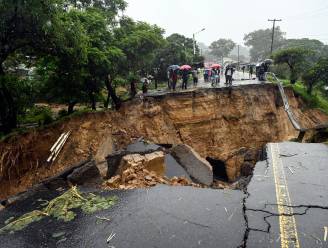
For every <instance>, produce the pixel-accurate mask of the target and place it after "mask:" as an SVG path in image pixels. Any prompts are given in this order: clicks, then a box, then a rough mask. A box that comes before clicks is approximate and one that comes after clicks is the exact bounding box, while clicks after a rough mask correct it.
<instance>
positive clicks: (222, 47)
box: [210, 39, 236, 58]
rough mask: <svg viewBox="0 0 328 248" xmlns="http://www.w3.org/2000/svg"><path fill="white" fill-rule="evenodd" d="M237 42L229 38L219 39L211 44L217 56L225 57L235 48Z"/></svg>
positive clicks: (213, 52) (212, 50)
mask: <svg viewBox="0 0 328 248" xmlns="http://www.w3.org/2000/svg"><path fill="white" fill-rule="evenodd" d="M235 46H236V43H235V42H233V41H232V40H229V39H219V40H217V41H214V42H213V43H212V44H211V45H210V50H211V53H212V54H213V55H214V56H216V57H217V58H223V57H226V56H228V55H229V53H230V52H231V51H232V50H233V49H234V47H235Z"/></svg>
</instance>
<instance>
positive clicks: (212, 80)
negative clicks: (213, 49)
mask: <svg viewBox="0 0 328 248" xmlns="http://www.w3.org/2000/svg"><path fill="white" fill-rule="evenodd" d="M215 75H216V71H215V69H212V70H211V82H212V86H214V83H215Z"/></svg>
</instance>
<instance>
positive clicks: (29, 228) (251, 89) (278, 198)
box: [0, 84, 328, 248]
mask: <svg viewBox="0 0 328 248" xmlns="http://www.w3.org/2000/svg"><path fill="white" fill-rule="evenodd" d="M285 92H286V95H287V96H288V100H289V106H290V107H291V108H292V110H293V113H294V114H295V116H296V117H297V120H298V121H299V122H300V124H301V125H302V126H303V127H305V128H306V129H309V130H311V129H312V128H313V127H315V126H317V125H318V124H320V123H325V122H327V120H328V117H327V116H326V115H325V114H324V113H322V112H320V111H319V110H313V109H308V108H305V105H304V103H303V102H302V100H301V99H299V98H298V97H297V96H295V95H294V94H293V92H292V91H291V90H290V89H285ZM284 107H285V106H284V101H283V99H281V96H280V95H279V90H278V88H277V87H276V86H275V85H272V84H262V85H256V84H254V85H252V84H250V85H244V86H242V87H240V86H239V87H235V88H233V89H232V90H231V89H228V88H218V89H196V90H192V91H186V92H179V93H167V92H166V93H159V94H154V95H149V96H148V97H146V98H145V99H143V100H134V101H132V102H128V103H126V104H125V105H124V106H123V108H122V110H120V112H117V113H116V112H110V113H99V114H90V115H85V116H83V117H78V118H72V119H70V120H68V121H67V122H65V123H60V124H56V125H55V126H52V127H49V129H47V130H46V132H45V131H35V132H30V133H27V134H23V135H21V137H13V138H9V139H7V140H5V141H4V142H2V144H0V150H1V151H2V152H3V156H2V165H4V166H1V171H0V172H1V173H0V179H1V180H2V184H1V186H0V189H1V192H0V197H1V198H3V199H6V198H7V199H6V200H3V201H1V204H0V242H1V244H2V245H3V246H4V247H28V248H29V247H218V246H219V247H255V248H256V247H326V246H327V222H328V219H327V209H328V202H327V199H326V198H327V197H326V194H325V192H326V191H327V184H328V183H327V180H325V178H326V177H327V168H326V166H325V165H326V164H327V161H328V148H327V146H326V145H324V144H301V143H292V142H286V143H279V142H280V141H285V140H295V139H296V138H298V137H299V131H298V130H295V128H294V127H293V125H292V124H291V123H290V121H289V120H288V118H287V115H286V112H285V109H284ZM67 130H72V133H71V137H70V139H68V140H67V144H65V147H63V151H62V153H61V154H60V156H59V159H58V160H57V161H56V162H54V163H52V164H47V163H45V164H43V163H42V161H46V159H47V158H48V156H49V149H50V148H51V147H52V145H53V144H54V143H55V141H56V140H57V139H58V137H59V135H60V134H61V133H63V132H64V131H66V132H67ZM315 135H317V134H316V133H315V132H314V133H311V132H309V133H307V134H306V135H304V136H302V139H303V140H307V141H311V140H313V139H314V138H313V137H314V136H315ZM140 137H145V138H146V139H148V140H151V141H152V142H151V143H149V144H148V143H146V145H145V147H146V150H145V148H144V147H143V146H142V147H141V148H140V146H139V145H135V143H133V142H134V141H135V140H138V141H140V140H142V139H140ZM19 139H20V140H21V143H20V144H19V145H17V144H16V143H17V140H19ZM271 142H276V143H271ZM152 143H156V144H160V145H155V144H152ZM32 144H35V145H32ZM125 147H126V148H125ZM179 147H180V148H179ZM8 149H12V151H15V152H16V153H17V156H16V157H14V158H13V157H12V156H11V155H12V152H10V151H9V150H8ZM122 149H123V150H122ZM186 154H187V155H186ZM108 155H109V156H108ZM105 157H107V163H106V161H104V159H105ZM90 158H93V159H92V160H91V161H90ZM205 158H206V159H205ZM85 159H88V160H87V161H88V162H82V163H79V164H77V163H78V162H80V161H82V160H85ZM7 161H9V162H7ZM192 161H195V163H194V164H193V163H192ZM0 162H1V161H0ZM196 162H197V163H196ZM72 164H77V165H75V166H73V167H72ZM164 164H165V166H166V168H165V167H163V165H164ZM195 164H197V166H196V167H195ZM255 164H256V165H255ZM144 166H146V167H147V168H146V167H144ZM200 168H201V170H199V169H200ZM155 172H157V173H155ZM58 173H59V174H58ZM195 173H196V174H195ZM197 173H200V174H201V176H198V175H197ZM54 175H55V176H54ZM104 178H105V180H107V181H105V182H104V181H103V180H104ZM209 179H211V180H213V179H214V181H213V184H211V183H212V182H211V181H209ZM72 185H82V186H80V187H79V188H78V189H77V191H75V190H73V191H72V192H73V193H74V194H73V199H69V200H68V201H66V200H65V201H64V200H63V195H64V196H65V195H66V194H67V192H71V190H72V189H75V188H72V189H70V187H71V186H72ZM156 185H157V186H156ZM31 186H33V187H31ZM154 186H155V187H154ZM172 186H174V187H172ZM182 186H185V187H182ZM127 189H129V190H127ZM219 189H220V190H219ZM24 191H26V192H25V193H22V194H18V195H15V194H16V193H19V192H24ZM65 192H66V193H65ZM90 193H91V194H90ZM113 196H115V197H117V200H115V201H114V200H113V201H111V198H110V197H113ZM107 197H109V198H108V199H107ZM65 199H66V198H65ZM106 199H107V200H106ZM113 199H114V198H113ZM108 201H109V202H108ZM108 203H110V204H108ZM86 205H87V206H88V207H89V208H86V207H85V206H86ZM58 209H59V210H60V211H59V213H58V211H57V210H58ZM44 226H47V228H44Z"/></svg>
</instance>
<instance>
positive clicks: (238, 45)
mask: <svg viewBox="0 0 328 248" xmlns="http://www.w3.org/2000/svg"><path fill="white" fill-rule="evenodd" d="M239 68H240V56H239V45H238V70H239Z"/></svg>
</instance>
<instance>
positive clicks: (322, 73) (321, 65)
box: [302, 57, 328, 94]
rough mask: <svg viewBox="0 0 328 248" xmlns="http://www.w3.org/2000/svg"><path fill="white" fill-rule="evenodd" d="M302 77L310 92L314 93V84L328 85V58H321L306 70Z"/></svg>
mask: <svg viewBox="0 0 328 248" xmlns="http://www.w3.org/2000/svg"><path fill="white" fill-rule="evenodd" d="M302 79H303V81H304V83H305V85H306V86H307V91H308V93H309V94H312V91H313V88H314V86H315V85H318V84H319V83H323V85H325V86H328V58H327V57H324V58H320V59H319V60H318V61H317V62H316V63H315V65H314V66H312V67H311V68H310V69H308V70H307V71H306V73H305V74H304V75H303V77H302Z"/></svg>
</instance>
